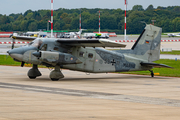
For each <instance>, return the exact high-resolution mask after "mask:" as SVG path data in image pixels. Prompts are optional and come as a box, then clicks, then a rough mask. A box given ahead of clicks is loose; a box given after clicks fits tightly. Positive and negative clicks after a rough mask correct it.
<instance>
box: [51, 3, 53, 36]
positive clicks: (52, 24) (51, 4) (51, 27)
mask: <svg viewBox="0 0 180 120" xmlns="http://www.w3.org/2000/svg"><path fill="white" fill-rule="evenodd" d="M51 37H53V0H51Z"/></svg>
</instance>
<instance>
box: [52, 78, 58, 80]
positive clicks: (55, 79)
mask: <svg viewBox="0 0 180 120" xmlns="http://www.w3.org/2000/svg"><path fill="white" fill-rule="evenodd" d="M51 80H52V81H58V80H59V79H58V78H51Z"/></svg>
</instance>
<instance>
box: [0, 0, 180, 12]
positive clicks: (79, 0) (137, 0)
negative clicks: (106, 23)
mask: <svg viewBox="0 0 180 120" xmlns="http://www.w3.org/2000/svg"><path fill="white" fill-rule="evenodd" d="M124 1H125V0H54V9H55V10H56V9H58V8H67V9H72V8H108V9H117V8H121V9H123V10H124V3H125V2H124ZM127 1H128V7H127V9H128V10H131V9H132V7H133V6H134V5H142V6H143V8H144V9H146V8H147V7H148V6H149V5H150V4H152V5H153V6H154V7H155V8H157V7H158V6H163V7H167V6H180V0H127ZM29 9H31V10H33V11H35V10H40V9H51V0H0V14H2V15H5V14H6V15H9V14H11V13H15V14H17V13H22V14H24V12H26V11H27V10H29Z"/></svg>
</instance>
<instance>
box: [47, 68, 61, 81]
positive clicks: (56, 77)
mask: <svg viewBox="0 0 180 120" xmlns="http://www.w3.org/2000/svg"><path fill="white" fill-rule="evenodd" d="M49 77H50V79H51V80H52V81H58V80H59V79H61V78H64V75H63V74H62V72H61V71H60V66H55V69H54V70H53V71H52V72H51V73H50V75H49Z"/></svg>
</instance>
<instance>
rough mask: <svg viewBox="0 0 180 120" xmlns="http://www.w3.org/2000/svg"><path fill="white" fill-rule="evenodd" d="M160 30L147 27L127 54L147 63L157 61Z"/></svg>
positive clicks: (150, 26) (151, 26)
mask: <svg viewBox="0 0 180 120" xmlns="http://www.w3.org/2000/svg"><path fill="white" fill-rule="evenodd" d="M161 33H162V29H161V28H159V27H156V26H153V25H147V26H146V27H145V29H144V31H143V32H142V34H141V35H140V36H139V38H138V40H137V41H136V43H135V44H134V46H133V47H132V49H131V52H130V53H129V54H131V55H133V56H134V57H137V58H140V59H144V60H146V61H148V62H152V61H156V60H159V57H160V44H161Z"/></svg>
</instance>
